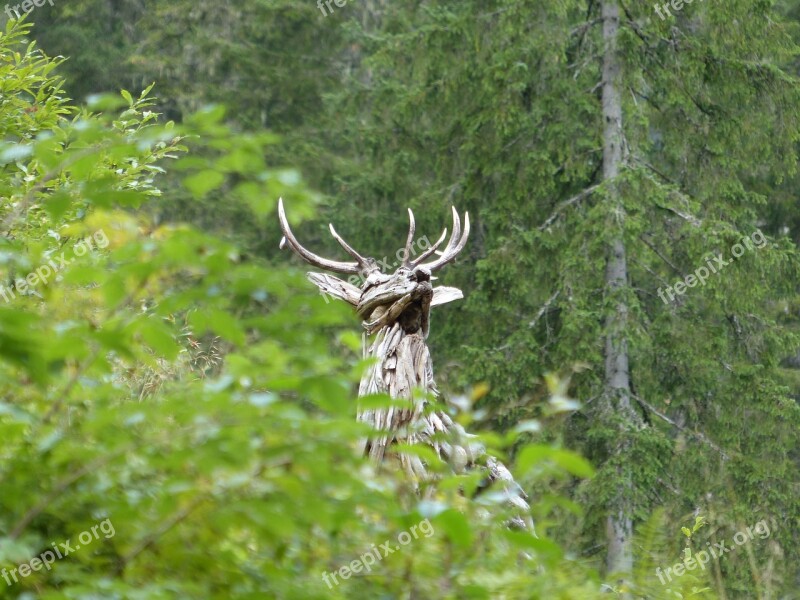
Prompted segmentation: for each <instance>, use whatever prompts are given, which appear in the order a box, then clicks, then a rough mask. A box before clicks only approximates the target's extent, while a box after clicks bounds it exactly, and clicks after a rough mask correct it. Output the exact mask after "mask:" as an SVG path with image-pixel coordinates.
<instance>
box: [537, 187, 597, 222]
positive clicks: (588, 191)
mask: <svg viewBox="0 0 800 600" xmlns="http://www.w3.org/2000/svg"><path fill="white" fill-rule="evenodd" d="M599 187H600V184H599V183H597V184H595V185H593V186H591V187H588V188H586V189H585V190H583V191H582V192H581V193H580V194H578V195H577V196H573V197H572V198H570V199H569V200H564V202H562V203H561V204H559V205H558V206H557V207H556V210H555V212H553V214H552V215H550V216H549V217H548V218H547V220H546V221H545V222H544V223H542V224H541V225H540V226H539V231H544V230H545V229H547V228H548V227H549V226H550V225H551V224H552V223H553V221H555V220H556V219H557V218H558V216H559V215H560V214H561V213H562V212H563V211H564V209H565V208H568V207H569V206H572V205H573V204H575V203H576V202H580V201H581V200H583V199H584V198H585V197H586V196H589V195H590V194H591V193H592V192H594V191H595V190H596V189H597V188H599Z"/></svg>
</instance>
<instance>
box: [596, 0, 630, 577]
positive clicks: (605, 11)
mask: <svg viewBox="0 0 800 600" xmlns="http://www.w3.org/2000/svg"><path fill="white" fill-rule="evenodd" d="M602 15H603V41H604V56H603V98H602V101H603V125H604V131H603V178H604V179H605V180H606V181H607V182H608V183H609V184H610V185H609V187H608V190H609V194H611V202H610V203H609V205H610V206H611V207H612V215H611V218H612V219H613V220H614V221H615V222H614V223H613V225H614V227H615V228H616V229H617V230H618V232H619V233H618V237H616V238H615V239H614V240H613V241H612V242H611V243H610V247H609V250H608V258H607V263H606V276H605V283H606V293H608V294H611V295H612V296H615V297H617V299H616V300H615V302H614V305H613V307H612V308H611V309H610V311H609V313H608V314H607V315H606V319H605V327H606V331H605V354H606V356H605V359H606V360H605V390H604V397H605V400H606V406H605V410H607V411H608V412H609V413H610V414H615V415H616V417H617V419H621V420H622V423H623V430H624V429H625V428H626V426H627V424H628V422H629V421H630V419H631V418H632V417H633V415H632V413H631V397H630V394H631V387H630V372H629V369H628V342H627V337H626V333H627V332H626V329H627V318H628V306H627V303H626V302H625V300H624V292H625V288H626V286H627V281H628V264H627V259H626V255H625V243H624V240H623V237H622V236H623V231H624V219H625V215H624V207H623V204H622V202H621V200H620V194H619V189H618V186H617V182H616V178H617V176H618V175H619V171H620V165H621V164H622V143H623V136H622V100H621V92H620V79H621V77H620V75H621V65H620V60H619V56H618V54H617V34H618V30H619V6H618V5H617V0H604V1H603V5H602ZM615 422H618V421H615ZM620 433H621V434H622V435H621V437H620V439H621V443H619V444H617V445H615V447H614V448H612V449H611V456H610V460H611V462H612V464H617V465H618V467H617V469H618V471H617V474H616V475H617V478H616V493H615V495H614V498H613V500H612V501H611V504H610V506H609V515H608V517H607V522H606V535H607V541H608V548H607V554H606V568H607V570H608V573H617V574H619V575H620V576H621V577H623V578H627V577H629V576H630V574H631V573H632V570H633V554H632V536H633V521H632V511H631V510H630V505H631V491H632V482H631V480H630V475H629V473H628V472H627V469H624V470H623V469H621V468H620V467H619V465H620V464H621V461H622V460H624V454H625V452H626V447H627V443H626V442H625V439H626V436H625V434H624V431H621V432H620Z"/></svg>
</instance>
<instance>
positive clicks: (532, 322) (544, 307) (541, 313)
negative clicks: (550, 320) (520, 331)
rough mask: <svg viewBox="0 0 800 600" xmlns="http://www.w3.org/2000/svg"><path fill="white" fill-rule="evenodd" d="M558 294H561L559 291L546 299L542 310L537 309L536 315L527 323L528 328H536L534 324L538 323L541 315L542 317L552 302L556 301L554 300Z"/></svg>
mask: <svg viewBox="0 0 800 600" xmlns="http://www.w3.org/2000/svg"><path fill="white" fill-rule="evenodd" d="M560 294H561V290H557V291H556V293H555V294H553V295H552V296H550V298H548V300H547V302H545V303H544V304H543V305H542V308H540V309H539V312H538V313H536V316H535V317H534V318H533V321H531V322H530V323H528V327H535V326H536V323H538V322H539V319H541V318H542V315H544V314H545V313H546V312H547V310H548V309H549V308H550V305H551V304H552V303H553V302H555V301H556V298H558V296H559V295H560Z"/></svg>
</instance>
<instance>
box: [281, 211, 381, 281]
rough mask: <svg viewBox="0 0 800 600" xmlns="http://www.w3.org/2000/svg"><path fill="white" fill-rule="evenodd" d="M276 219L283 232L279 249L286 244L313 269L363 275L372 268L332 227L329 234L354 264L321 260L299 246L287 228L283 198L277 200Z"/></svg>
mask: <svg viewBox="0 0 800 600" xmlns="http://www.w3.org/2000/svg"><path fill="white" fill-rule="evenodd" d="M278 218H279V219H280V222H281V231H283V235H284V237H283V239H282V240H281V245H280V247H281V249H283V247H284V246H285V245H286V243H287V242H288V244H289V247H290V248H291V249H292V250H294V251H295V253H296V254H298V255H299V256H300V257H301V258H302V259H303V260H305V261H306V262H307V263H309V264H312V265H314V266H315V267H319V268H320V269H327V270H328V271H334V272H335V273H348V274H356V273H365V272H368V271H370V270H371V269H372V267H374V261H372V260H371V259H369V258H365V257H363V256H361V255H360V254H359V253H358V252H356V251H355V250H353V248H352V247H351V246H350V245H349V244H348V243H347V242H345V241H344V240H343V239H342V238H341V237H340V236H339V234H338V233H336V230H335V229H334V228H333V225H329V227H330V230H331V234H332V235H333V238H334V239H335V240H336V241H337V242H339V244H340V245H341V246H342V248H344V249H345V251H346V252H347V253H348V254H349V255H350V256H352V257H353V258H355V259H356V262H340V261H336V260H328V259H327V258H322V257H321V256H317V255H316V254H314V253H313V252H309V251H308V250H306V249H305V248H303V247H302V246H301V245H300V242H298V241H297V238H296V237H294V234H293V233H292V230H291V228H290V227H289V222H288V221H287V220H286V212H285V211H284V210H283V198H280V199H279V200H278Z"/></svg>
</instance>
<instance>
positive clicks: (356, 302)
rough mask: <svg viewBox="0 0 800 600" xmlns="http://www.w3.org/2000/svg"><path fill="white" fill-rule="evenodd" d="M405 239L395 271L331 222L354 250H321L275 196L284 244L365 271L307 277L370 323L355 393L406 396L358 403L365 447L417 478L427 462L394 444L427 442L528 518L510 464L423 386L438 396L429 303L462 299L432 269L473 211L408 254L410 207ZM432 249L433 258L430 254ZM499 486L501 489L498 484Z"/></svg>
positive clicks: (461, 237)
mask: <svg viewBox="0 0 800 600" xmlns="http://www.w3.org/2000/svg"><path fill="white" fill-rule="evenodd" d="M408 213H409V219H410V221H411V225H410V227H409V232H408V238H407V241H406V245H405V249H404V251H403V255H402V257H403V258H402V261H401V265H400V267H399V268H398V269H397V270H396V271H395V272H394V273H382V272H381V270H380V268H379V266H378V263H377V262H376V261H375V260H373V259H372V258H369V257H364V256H361V255H360V254H359V253H358V252H356V251H355V250H354V249H353V248H352V247H351V246H350V245H349V244H347V242H345V241H344V240H343V239H342V238H341V237H340V236H339V235H338V234H337V233H336V230H335V229H334V228H333V225H330V231H331V235H333V237H334V238H335V239H336V241H337V242H339V244H340V245H341V246H342V248H344V250H345V252H347V254H349V255H350V257H352V259H353V261H350V262H340V261H334V260H329V259H326V258H322V257H320V256H317V255H316V254H314V253H312V252H310V251H308V250H307V249H305V248H304V247H303V246H301V245H300V243H299V242H298V241H297V238H296V237H295V236H294V234H293V233H292V230H291V228H290V227H289V223H288V221H287V220H286V214H285V212H284V208H283V200H280V201H279V202H278V216H279V218H280V223H281V229H282V231H283V235H284V238H283V239H282V240H281V248H284V247H285V246H286V245H288V246H289V248H290V249H291V250H293V251H294V252H295V253H296V254H297V255H299V256H300V257H301V258H303V259H304V260H305V261H306V262H308V263H309V264H311V265H313V266H315V267H319V268H321V269H325V270H328V271H333V272H336V273H340V274H351V275H355V274H358V275H360V276H361V277H363V278H364V282H363V284H362V285H361V287H356V286H355V285H353V284H351V283H348V282H346V281H343V280H342V279H339V278H338V277H334V276H332V275H328V274H326V273H309V274H308V278H309V279H310V280H311V282H312V283H314V285H316V286H317V287H318V288H319V289H320V290H321V291H322V292H323V293H324V294H327V295H330V296H332V297H334V298H338V299H340V300H343V301H345V302H347V303H348V304H350V305H352V306H353V307H354V308H355V309H356V312H357V313H358V315H359V317H360V318H361V319H362V321H363V325H364V329H365V330H366V334H367V335H366V336H365V344H364V357H365V358H367V357H372V358H375V359H376V360H374V361H373V362H372V364H371V366H370V367H369V368H368V369H367V370H366V372H365V373H364V375H363V377H362V378H361V383H360V385H359V390H358V395H359V396H366V395H369V394H378V393H387V394H389V395H390V396H391V397H392V398H402V399H406V400H407V403H405V404H404V405H403V406H393V407H390V408H376V409H364V410H359V412H358V419H359V420H360V421H362V422H364V423H368V424H369V425H370V426H371V427H372V428H373V429H374V430H375V432H376V433H375V435H373V436H372V437H370V438H369V439H366V440H364V441H363V444H362V450H363V452H364V453H365V454H366V455H368V456H369V457H370V458H372V459H373V460H375V461H377V462H381V461H384V460H387V459H389V458H392V459H395V460H397V461H399V464H400V465H401V467H402V469H403V470H404V471H405V472H406V474H407V475H408V476H409V477H410V478H411V480H412V481H414V482H419V481H424V480H426V479H427V478H428V475H427V469H426V465H425V463H424V461H423V460H422V459H420V457H418V456H417V455H415V454H408V453H403V452H396V451H393V449H392V447H393V446H394V445H396V444H418V443H421V444H426V445H428V446H430V447H431V448H433V449H434V451H435V452H436V453H437V454H438V456H439V457H440V458H441V459H442V460H444V461H446V462H447V463H448V464H450V465H451V467H452V469H453V470H454V471H456V472H461V471H463V470H465V469H469V468H482V469H485V471H486V476H487V482H486V483H487V485H491V484H496V487H501V488H502V490H503V491H504V492H505V495H506V496H507V497H508V501H509V502H510V503H511V504H512V505H514V506H515V507H516V508H518V509H520V516H519V517H517V518H515V520H514V521H515V523H516V524H518V525H522V526H525V525H526V523H527V522H528V517H527V514H528V503H527V501H526V497H527V496H526V495H525V493H524V492H523V490H522V489H521V488H520V487H519V485H517V483H516V482H515V481H514V478H513V477H512V475H511V473H510V472H509V471H508V469H507V468H506V467H505V466H504V465H503V464H502V463H501V462H500V461H498V460H497V459H495V458H493V457H491V456H487V455H486V453H485V451H484V448H483V446H481V445H480V444H479V443H477V442H476V441H475V437H474V436H471V435H469V434H468V433H467V432H466V431H464V429H463V428H462V427H461V426H460V425H459V424H458V423H456V422H454V421H453V420H452V419H451V418H450V416H449V414H448V413H447V412H445V411H444V410H440V409H436V408H434V407H433V406H430V403H429V402H428V401H427V400H426V397H425V394H424V393H423V394H420V393H416V394H415V393H414V391H415V390H422V391H423V392H427V393H428V394H430V395H432V396H434V397H438V395H439V393H438V390H437V389H436V384H435V382H434V379H433V363H432V361H431V355H430V352H429V350H428V345H427V343H426V338H427V337H428V330H429V326H430V309H431V308H432V307H434V306H438V305H441V304H445V303H447V302H452V301H453V300H458V299H461V298H463V294H462V293H461V290H458V289H456V288H452V287H444V286H441V287H433V286H432V285H431V274H432V273H433V272H435V271H436V270H438V269H440V268H442V267H443V266H445V265H446V264H448V263H449V262H451V261H452V260H453V259H455V257H456V256H457V255H458V253H459V252H461V250H462V249H463V248H464V246H465V245H466V243H467V238H468V237H469V214H465V215H464V227H463V231H462V227H461V219H460V218H459V215H458V212H457V211H456V210H455V208H453V230H452V233H451V236H450V241H449V242H448V244H447V246H446V247H445V248H444V250H443V251H441V252H437V250H438V248H439V246H441V244H442V243H443V242H444V240H445V239H446V237H447V229H445V230H444V233H443V234H442V236H441V237H440V238H439V240H438V241H437V242H436V243H435V244H433V245H432V246H430V247H429V248H428V249H426V250H425V251H424V252H422V253H421V254H420V256H418V257H415V258H414V259H412V258H411V253H412V252H411V250H412V242H413V240H414V234H415V224H414V214H413V213H412V212H411V210H410V209H409V211H408ZM434 254H436V255H437V256H435V257H434V258H433V259H432V260H430V261H429V262H424V261H425V260H426V259H429V258H430V257H433V256H434ZM498 491H499V490H498Z"/></svg>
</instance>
